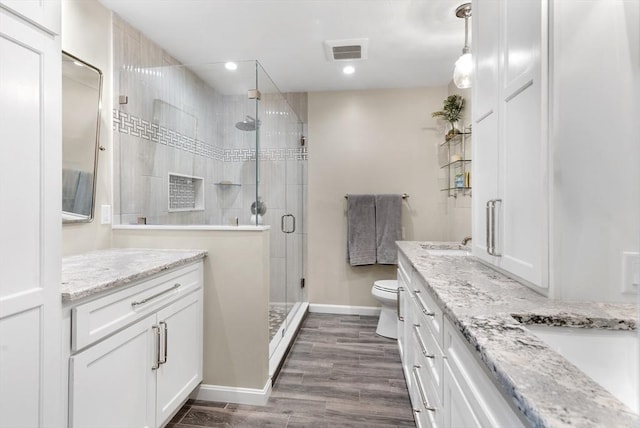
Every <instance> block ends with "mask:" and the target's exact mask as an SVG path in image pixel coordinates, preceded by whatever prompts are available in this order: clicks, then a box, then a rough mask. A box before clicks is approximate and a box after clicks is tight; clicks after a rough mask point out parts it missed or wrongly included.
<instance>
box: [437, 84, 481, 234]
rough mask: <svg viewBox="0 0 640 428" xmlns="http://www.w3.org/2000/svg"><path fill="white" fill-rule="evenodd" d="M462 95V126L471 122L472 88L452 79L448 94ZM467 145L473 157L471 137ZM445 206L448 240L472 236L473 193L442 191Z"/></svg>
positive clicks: (468, 156) (469, 155)
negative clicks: (451, 194) (463, 103)
mask: <svg viewBox="0 0 640 428" xmlns="http://www.w3.org/2000/svg"><path fill="white" fill-rule="evenodd" d="M454 94H457V95H461V96H462V98H464V100H465V107H464V110H463V112H462V126H463V127H467V126H469V125H470V124H471V88H469V89H458V88H457V87H456V85H455V84H454V83H453V81H451V83H449V87H448V94H447V95H454ZM468 141H469V146H468V147H467V153H468V154H467V158H468V159H470V158H471V139H469V140H468ZM471 187H472V188H473V177H471ZM440 197H441V198H442V203H443V208H444V210H445V212H446V214H447V237H446V240H447V241H461V240H462V238H464V237H467V236H471V195H469V194H466V195H465V194H462V193H460V194H459V195H458V197H456V198H451V197H448V196H447V193H446V192H442V193H441V195H440Z"/></svg>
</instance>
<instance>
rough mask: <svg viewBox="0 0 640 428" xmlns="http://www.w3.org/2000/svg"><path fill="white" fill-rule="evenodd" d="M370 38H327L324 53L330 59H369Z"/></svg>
mask: <svg viewBox="0 0 640 428" xmlns="http://www.w3.org/2000/svg"><path fill="white" fill-rule="evenodd" d="M368 45H369V39H349V40H325V42H324V53H325V55H326V57H327V60H328V61H354V60H361V59H367V47H368Z"/></svg>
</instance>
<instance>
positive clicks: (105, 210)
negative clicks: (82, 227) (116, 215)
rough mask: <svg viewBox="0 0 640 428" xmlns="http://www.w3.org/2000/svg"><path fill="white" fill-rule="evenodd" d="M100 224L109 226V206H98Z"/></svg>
mask: <svg viewBox="0 0 640 428" xmlns="http://www.w3.org/2000/svg"><path fill="white" fill-rule="evenodd" d="M100 224H111V205H101V206H100Z"/></svg>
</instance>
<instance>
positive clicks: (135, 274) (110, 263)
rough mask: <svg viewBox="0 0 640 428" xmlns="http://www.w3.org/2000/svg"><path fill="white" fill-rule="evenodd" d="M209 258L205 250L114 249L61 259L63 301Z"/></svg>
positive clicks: (80, 297)
mask: <svg viewBox="0 0 640 428" xmlns="http://www.w3.org/2000/svg"><path fill="white" fill-rule="evenodd" d="M206 255H207V252H206V251H202V250H157V249H141V248H115V249H110V250H101V251H92V252H89V253H85V254H80V255H76V256H69V257H64V258H63V259H62V285H61V287H60V290H61V292H62V301H63V302H71V301H74V300H78V299H82V298H84V297H88V296H91V295H93V294H96V293H100V292H103V291H106V290H109V289H111V288H114V287H119V286H123V285H127V284H130V283H131V282H133V281H138V280H141V279H145V278H148V277H150V276H152V275H155V274H157V273H160V272H162V271H165V270H167V269H172V268H175V267H179V266H183V265H186V264H188V263H191V262H193V261H196V260H199V259H202V258H203V257H205V256H206Z"/></svg>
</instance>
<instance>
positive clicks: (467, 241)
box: [460, 236, 471, 245]
mask: <svg viewBox="0 0 640 428" xmlns="http://www.w3.org/2000/svg"><path fill="white" fill-rule="evenodd" d="M469 241H471V237H470V236H466V237H464V238H463V239H462V242H460V244H461V245H467V244H468V243H469Z"/></svg>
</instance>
